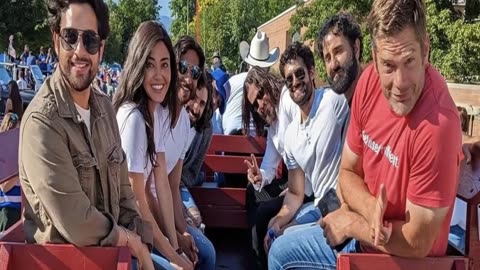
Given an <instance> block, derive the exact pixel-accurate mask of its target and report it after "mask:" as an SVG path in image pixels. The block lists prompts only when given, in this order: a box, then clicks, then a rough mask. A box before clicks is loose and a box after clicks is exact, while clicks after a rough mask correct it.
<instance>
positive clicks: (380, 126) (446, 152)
mask: <svg viewBox="0 0 480 270" xmlns="http://www.w3.org/2000/svg"><path fill="white" fill-rule="evenodd" d="M368 21H369V30H370V34H371V36H372V45H373V49H372V54H373V60H374V61H373V64H372V65H370V66H368V67H367V68H366V69H365V70H364V71H363V73H362V75H361V76H360V79H359V81H358V83H357V86H356V89H355V94H354V97H353V102H352V109H351V118H350V124H349V128H348V132H347V140H346V144H345V146H344V152H343V155H342V163H341V165H340V167H341V168H340V176H339V190H337V193H338V194H339V196H340V199H341V201H342V206H341V207H340V209H338V210H336V211H334V212H331V213H329V214H328V215H326V216H325V217H324V218H323V219H322V220H321V221H320V227H321V228H319V227H318V226H310V227H309V228H304V229H302V230H299V231H298V232H297V233H292V234H290V235H288V234H286V235H285V236H283V237H285V238H284V239H283V240H284V241H290V242H291V243H292V248H291V249H292V251H291V252H286V251H284V252H283V253H282V255H283V256H282V257H281V258H280V257H279V256H273V255H271V256H270V257H269V269H284V268H285V267H287V266H288V267H292V268H295V267H305V266H306V267H311V268H315V267H320V268H322V267H323V268H325V267H335V266H336V252H335V250H333V247H337V250H338V247H339V246H340V244H342V243H344V242H345V241H346V240H347V239H349V238H352V239H353V240H351V241H349V242H348V244H347V245H346V246H345V247H343V249H342V250H341V251H342V252H383V253H388V254H392V255H396V256H402V257H411V258H421V257H425V256H442V255H444V254H445V252H446V248H447V243H448V240H447V237H448V230H449V223H450V219H451V215H452V209H453V203H454V200H455V194H456V190H457V184H458V174H459V164H460V161H461V160H462V158H463V154H462V146H461V143H462V137H461V128H460V119H459V116H458V113H457V109H456V107H455V104H454V102H453V100H452V98H451V96H450V95H449V92H448V88H447V85H446V83H445V80H444V79H443V78H442V76H441V75H440V73H439V72H438V71H437V70H435V68H434V67H432V66H431V65H430V64H429V62H428V51H429V46H430V44H429V39H428V36H427V33H426V17H425V7H424V4H423V1H422V0H404V1H397V0H374V2H373V5H372V8H371V12H370V15H369V19H368ZM319 234H323V235H319ZM287 238H288V239H287ZM297 245H298V246H300V247H297ZM302 247H303V248H302Z"/></svg>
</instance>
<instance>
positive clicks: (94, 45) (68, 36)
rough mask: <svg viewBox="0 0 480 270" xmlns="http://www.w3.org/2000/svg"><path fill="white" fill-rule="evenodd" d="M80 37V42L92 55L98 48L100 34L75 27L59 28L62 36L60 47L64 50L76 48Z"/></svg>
mask: <svg viewBox="0 0 480 270" xmlns="http://www.w3.org/2000/svg"><path fill="white" fill-rule="evenodd" d="M80 36H81V37H82V43H83V47H84V48H85V50H86V51H87V52H88V53H89V54H91V55H94V54H96V53H97V52H98V50H99V49H100V43H101V39H100V36H99V35H98V34H97V33H95V32H94V31H93V30H78V29H75V28H63V29H62V30H60V37H61V38H62V42H61V43H62V47H63V49H64V50H66V51H71V50H74V49H76V48H77V46H78V41H79V37H80Z"/></svg>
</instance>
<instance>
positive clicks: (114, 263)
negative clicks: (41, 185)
mask: <svg viewBox="0 0 480 270" xmlns="http://www.w3.org/2000/svg"><path fill="white" fill-rule="evenodd" d="M0 262H1V263H0V270H14V269H42V270H43V269H45V270H47V269H59V270H60V269H70V270H73V269H76V270H87V269H88V270H90V269H95V270H97V269H98V270H103V269H117V270H129V269H130V264H131V255H130V252H129V250H128V248H118V247H75V246H74V245H66V244H44V245H34V244H25V237H24V233H23V224H22V222H21V221H19V222H17V223H16V224H15V225H14V226H12V227H11V228H9V229H8V230H7V231H5V235H4V237H3V238H2V239H1V241H0Z"/></svg>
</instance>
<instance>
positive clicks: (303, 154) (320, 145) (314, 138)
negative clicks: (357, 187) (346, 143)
mask: <svg viewBox="0 0 480 270" xmlns="http://www.w3.org/2000/svg"><path fill="white" fill-rule="evenodd" d="M280 73H281V74H282V77H283V78H284V79H285V85H286V87H287V89H288V91H289V93H290V96H291V98H292V100H293V101H294V102H295V103H296V104H297V105H298V107H299V108H300V112H299V113H298V114H296V115H295V117H294V118H293V121H292V123H290V125H289V126H288V128H287V130H286V133H285V157H286V158H285V159H286V165H287V168H288V191H287V193H286V195H285V199H284V201H283V206H282V208H281V209H280V211H279V212H278V214H277V215H276V216H275V217H274V218H272V219H271V220H270V222H269V225H268V228H269V232H268V234H267V235H266V236H265V239H264V247H265V250H266V251H268V249H269V247H270V245H271V242H272V241H273V239H274V238H275V237H278V236H279V235H280V234H281V231H282V230H283V229H284V227H285V226H286V225H287V224H288V223H289V222H290V221H291V220H292V218H293V217H294V215H295V214H296V213H297V211H298V210H299V209H300V208H301V207H302V204H303V202H304V196H305V195H306V196H314V197H315V205H316V203H317V202H318V200H319V199H320V198H322V197H323V195H324V194H325V193H326V192H327V191H328V190H329V189H331V188H334V187H336V185H337V179H338V169H339V164H340V156H341V149H342V139H341V138H342V132H343V127H344V125H345V122H346V120H347V116H348V104H347V101H346V99H345V98H344V97H343V96H341V95H337V94H336V93H334V92H333V91H332V90H331V89H328V88H327V89H315V85H314V76H315V66H314V60H313V53H312V52H311V51H310V49H309V48H308V47H307V46H305V45H303V44H301V43H298V42H297V43H294V44H293V45H290V46H289V47H288V48H287V49H286V50H285V52H284V53H283V55H282V57H281V60H280ZM305 206H307V205H305ZM307 212H308V211H307ZM318 218H319V216H313V217H310V215H309V216H306V217H304V219H306V220H308V221H317V220H318ZM297 221H298V218H297ZM308 221H302V222H301V223H303V222H308Z"/></svg>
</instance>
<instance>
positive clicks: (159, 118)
mask: <svg viewBox="0 0 480 270" xmlns="http://www.w3.org/2000/svg"><path fill="white" fill-rule="evenodd" d="M155 112H156V113H154V120H153V121H154V129H153V134H154V137H155V151H156V152H157V153H164V152H165V142H164V140H163V134H165V133H164V132H165V128H164V127H165V124H166V123H167V121H168V118H166V117H165V116H166V114H165V111H163V110H161V105H158V107H157V110H155ZM167 115H168V114H167Z"/></svg>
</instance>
